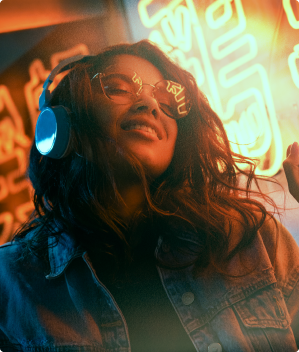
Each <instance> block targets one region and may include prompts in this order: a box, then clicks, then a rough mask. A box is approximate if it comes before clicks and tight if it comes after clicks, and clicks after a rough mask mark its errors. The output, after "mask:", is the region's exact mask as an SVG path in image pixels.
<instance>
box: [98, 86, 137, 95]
mask: <svg viewBox="0 0 299 352" xmlns="http://www.w3.org/2000/svg"><path fill="white" fill-rule="evenodd" d="M104 88H105V91H106V92H107V93H109V94H130V93H131V92H130V90H129V88H127V87H104Z"/></svg>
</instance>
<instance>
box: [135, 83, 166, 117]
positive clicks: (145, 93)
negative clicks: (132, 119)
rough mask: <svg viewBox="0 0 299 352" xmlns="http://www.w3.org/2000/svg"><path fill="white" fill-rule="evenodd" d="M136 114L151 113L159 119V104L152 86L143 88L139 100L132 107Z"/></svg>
mask: <svg viewBox="0 0 299 352" xmlns="http://www.w3.org/2000/svg"><path fill="white" fill-rule="evenodd" d="M132 108H133V110H134V111H136V112H142V111H146V112H150V113H152V114H153V115H154V117H157V116H158V115H159V114H160V108H159V104H158V102H157V100H156V98H155V97H154V95H153V88H152V87H151V86H147V85H146V86H145V87H142V90H141V92H140V93H139V94H138V96H137V100H136V101H135V102H134V104H133V106H132Z"/></svg>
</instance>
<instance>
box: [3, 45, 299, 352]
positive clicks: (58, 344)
mask: <svg viewBox="0 0 299 352" xmlns="http://www.w3.org/2000/svg"><path fill="white" fill-rule="evenodd" d="M58 104H61V105H63V106H65V107H67V108H68V109H69V110H70V111H71V112H72V114H71V115H70V124H71V129H72V132H71V141H70V144H69V147H68V149H67V152H66V153H65V155H64V157H63V158H61V159H52V158H50V157H47V156H43V155H41V154H40V153H39V152H38V150H37V148H36V146H35V144H33V146H32V149H31V153H30V165H29V170H28V174H29V178H30V180H31V182H32V184H33V187H34V190H35V193H34V203H35V209H36V210H35V214H34V217H33V218H32V219H30V220H29V221H28V222H27V224H25V225H24V227H23V228H22V229H21V230H20V231H19V233H18V234H17V235H16V236H15V239H14V241H13V242H11V243H8V244H5V245H4V246H2V247H1V248H0V258H1V259H0V260H1V270H0V275H1V278H0V279H1V296H0V297H1V298H0V299H1V305H0V309H1V311H0V346H1V347H0V348H1V349H2V350H3V351H6V350H7V351H13V350H14V348H19V350H21V351H58V350H59V351H103V352H104V351H105V352H108V351H114V352H117V351H123V352H125V351H133V352H142V351H151V352H153V351H159V352H162V351H163V352H166V351H171V352H189V351H190V352H191V351H192V352H194V351H216V352H219V351H227V352H228V351H245V352H247V351H248V352H249V351H263V352H264V351H295V350H297V348H296V342H295V338H296V339H298V336H299V333H298V319H299V314H298V310H299V286H298V284H297V282H298V275H299V250H298V246H297V245H296V243H295V241H294V240H293V238H292V236H291V235H290V234H289V233H288V231H287V230H286V229H285V228H284V227H283V226H282V225H281V224H280V223H278V222H276V221H275V220H274V218H273V216H272V215H271V214H269V213H267V211H266V209H265V207H264V206H263V205H262V203H260V202H258V201H257V200H254V199H252V198H250V195H252V194H253V192H252V191H250V189H249V187H250V185H251V183H252V181H254V180H256V176H255V175H254V168H255V164H254V162H253V161H251V160H249V159H247V158H244V157H242V156H240V155H237V154H235V153H233V152H232V151H231V150H230V146H229V141H228V139H227V136H226V133H225V130H224V128H223V124H222V122H221V120H220V119H219V117H218V116H217V115H216V114H215V112H214V111H213V110H212V109H211V108H210V106H209V104H208V101H207V99H206V98H205V96H204V95H203V94H202V93H201V92H200V91H199V90H198V88H197V86H196V82H195V80H194V78H193V77H192V75H190V74H189V73H188V72H186V71H184V70H183V69H181V68H179V67H178V66H177V65H175V64H174V63H173V62H172V61H171V60H170V59H169V58H167V57H166V56H165V55H164V54H163V53H162V52H161V51H160V50H159V49H158V48H157V47H156V46H155V45H153V44H151V43H150V42H148V41H141V42H139V43H136V44H133V45H129V44H123V45H118V46H114V47H111V48H108V49H107V50H105V51H103V52H102V53H100V54H99V55H97V56H95V57H87V58H84V60H83V61H80V62H78V63H77V64H76V65H75V66H74V67H73V68H71V70H70V72H69V73H68V74H67V75H66V76H65V78H64V79H63V80H62V81H61V83H60V84H59V85H58V86H57V88H56V89H55V91H54V93H53V96H52V98H51V105H52V106H55V105H58ZM237 163H238V164H237ZM241 163H243V164H244V165H247V169H245V168H242V169H240V168H239V166H240V164H241ZM242 170H247V171H242ZM237 173H241V174H243V175H246V177H247V178H248V183H247V187H246V188H242V186H241V185H239V184H238V179H237ZM259 195H260V196H261V197H262V198H264V199H267V197H266V196H264V195H262V194H259ZM268 201H269V202H271V201H270V200H269V199H268Z"/></svg>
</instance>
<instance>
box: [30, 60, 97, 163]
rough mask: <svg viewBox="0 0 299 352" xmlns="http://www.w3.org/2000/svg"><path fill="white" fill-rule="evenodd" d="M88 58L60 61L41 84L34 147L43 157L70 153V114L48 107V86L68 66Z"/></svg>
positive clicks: (59, 156)
mask: <svg viewBox="0 0 299 352" xmlns="http://www.w3.org/2000/svg"><path fill="white" fill-rule="evenodd" d="M85 58H90V56H88V55H77V56H73V57H69V58H67V59H65V60H62V61H61V62H60V63H59V64H58V65H57V66H56V67H55V68H54V69H53V70H52V71H51V73H50V74H49V76H48V78H47V79H46V81H45V83H44V84H43V92H42V94H41V95H40V97H39V104H38V105H39V110H40V114H39V116H38V120H37V122H36V127H35V145H36V148H37V150H38V151H39V152H40V153H41V154H42V155H44V156H48V157H50V158H54V159H61V158H64V157H66V156H67V155H68V154H69V152H70V148H69V146H70V140H71V134H72V132H71V127H70V117H71V115H72V112H71V111H70V110H69V109H68V108H66V107H64V106H62V105H59V106H49V105H50V101H51V99H52V94H53V93H50V90H49V86H50V85H51V83H52V82H53V81H54V78H55V76H56V75H57V74H58V73H61V72H63V71H66V70H67V69H69V68H70V65H71V64H73V63H75V62H78V61H81V60H82V59H85Z"/></svg>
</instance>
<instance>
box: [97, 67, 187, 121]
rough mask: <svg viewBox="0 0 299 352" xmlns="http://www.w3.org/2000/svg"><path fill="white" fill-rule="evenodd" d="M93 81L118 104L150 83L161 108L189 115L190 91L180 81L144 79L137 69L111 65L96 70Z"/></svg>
mask: <svg viewBox="0 0 299 352" xmlns="http://www.w3.org/2000/svg"><path fill="white" fill-rule="evenodd" d="M120 71H121V72H120ZM91 83H92V87H93V89H97V90H101V91H102V92H103V93H104V95H105V96H106V97H107V98H108V99H110V100H112V101H113V102H114V103H115V104H119V105H126V104H130V103H132V102H134V101H136V100H137V99H138V96H139V95H140V94H141V92H142V90H143V87H144V86H145V85H148V86H151V87H152V96H153V97H154V98H155V99H156V101H157V103H158V105H159V107H160V109H161V110H162V111H163V112H164V113H165V114H166V115H167V116H169V117H170V118H173V119H175V120H178V119H180V118H182V117H185V116H187V115H188V113H189V111H190V109H191V99H190V97H189V94H188V92H187V90H186V88H185V87H184V86H183V85H181V84H180V83H176V82H173V81H170V80H162V81H159V82H157V83H156V84H154V85H152V84H148V83H143V82H142V79H141V77H140V76H139V75H138V73H137V72H135V71H134V70H132V69H129V68H124V69H123V68H122V69H120V68H119V67H116V66H113V65H112V66H109V67H107V69H106V70H105V71H104V72H103V73H97V74H95V75H94V76H93V77H92V79H91Z"/></svg>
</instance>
